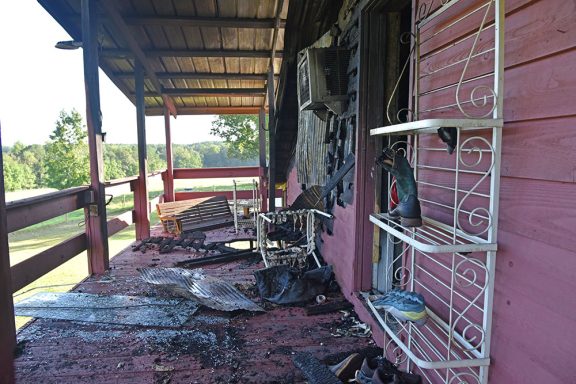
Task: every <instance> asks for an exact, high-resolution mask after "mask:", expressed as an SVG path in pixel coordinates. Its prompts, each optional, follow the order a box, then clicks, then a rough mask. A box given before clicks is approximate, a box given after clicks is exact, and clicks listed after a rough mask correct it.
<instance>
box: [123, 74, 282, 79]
mask: <svg viewBox="0 0 576 384" xmlns="http://www.w3.org/2000/svg"><path fill="white" fill-rule="evenodd" d="M113 76H114V77H116V78H118V79H133V78H134V73H133V72H114V73H113ZM274 76H275V77H276V78H278V77H279V75H274ZM156 77H158V78H159V79H161V80H172V79H183V80H266V79H267V78H268V73H203V72H157V73H156Z"/></svg>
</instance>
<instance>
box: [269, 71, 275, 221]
mask: <svg viewBox="0 0 576 384" xmlns="http://www.w3.org/2000/svg"><path fill="white" fill-rule="evenodd" d="M273 70H274V67H273V66H270V70H269V71H268V147H269V163H268V191H269V195H268V201H269V203H268V209H269V211H270V212H274V211H275V210H276V201H275V198H276V174H275V173H276V154H275V153H276V108H275V103H276V101H275V100H274V73H273Z"/></svg>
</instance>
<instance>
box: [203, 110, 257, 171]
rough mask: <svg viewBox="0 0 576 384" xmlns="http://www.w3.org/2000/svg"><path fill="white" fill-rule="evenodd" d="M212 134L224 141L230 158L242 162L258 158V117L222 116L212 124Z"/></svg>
mask: <svg viewBox="0 0 576 384" xmlns="http://www.w3.org/2000/svg"><path fill="white" fill-rule="evenodd" d="M210 133H211V134H212V135H215V136H219V137H221V138H223V139H224V142H225V143H226V147H227V149H228V156H229V157H234V158H237V159H241V160H248V159H257V158H258V153H259V145H258V117H257V116H256V115H220V116H218V118H217V119H216V120H214V121H213V122H212V129H211V130H210Z"/></svg>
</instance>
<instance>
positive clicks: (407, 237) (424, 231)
mask: <svg viewBox="0 0 576 384" xmlns="http://www.w3.org/2000/svg"><path fill="white" fill-rule="evenodd" d="M370 221H371V222H372V223H374V224H376V225H377V226H378V227H380V228H382V229H383V230H385V231H386V232H388V233H390V234H391V235H392V236H394V237H396V238H398V239H400V240H402V241H403V242H405V243H407V244H408V245H410V246H412V247H414V248H415V249H417V250H418V251H422V252H428V253H453V252H460V253H467V252H485V251H496V249H497V244H495V243H490V242H488V241H486V240H484V239H482V238H480V237H476V236H471V235H469V234H467V233H465V232H464V231H461V230H459V229H454V228H453V227H451V226H448V225H446V224H444V223H441V222H439V221H436V220H433V219H431V218H427V217H423V218H422V221H423V225H422V226H421V227H417V228H405V227H402V226H401V225H400V224H399V223H398V222H397V221H395V220H392V219H390V218H389V217H388V216H387V215H386V214H385V213H374V214H372V215H370Z"/></svg>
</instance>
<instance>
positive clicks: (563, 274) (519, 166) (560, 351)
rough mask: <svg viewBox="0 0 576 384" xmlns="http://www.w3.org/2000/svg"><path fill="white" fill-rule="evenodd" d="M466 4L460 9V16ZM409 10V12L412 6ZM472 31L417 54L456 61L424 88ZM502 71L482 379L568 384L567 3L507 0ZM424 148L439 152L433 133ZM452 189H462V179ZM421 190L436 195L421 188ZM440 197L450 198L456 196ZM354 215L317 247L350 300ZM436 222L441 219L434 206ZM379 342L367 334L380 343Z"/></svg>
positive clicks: (572, 56) (572, 196)
mask: <svg viewBox="0 0 576 384" xmlns="http://www.w3.org/2000/svg"><path fill="white" fill-rule="evenodd" d="M462 1H464V2H466V0H462ZM438 3H439V2H438ZM475 3H476V1H474V0H472V1H469V2H468V4H465V7H464V8H467V9H469V7H468V5H470V6H471V7H472V6H473V5H474V4H475ZM413 6H418V4H417V2H416V1H414V2H413ZM464 11H465V10H464V9H463V8H460V9H459V8H458V7H453V8H452V9H451V10H449V11H448V13H447V15H448V16H450V17H449V18H448V21H446V22H445V23H444V24H442V25H434V24H431V25H430V26H429V27H427V28H428V32H427V33H435V32H437V31H439V30H440V29H441V28H442V27H445V26H447V25H449V24H450V22H451V21H452V20H455V19H457V18H458V17H459V16H460V15H461V14H462V12H464ZM490 23H492V21H491V20H489V25H490ZM472 24H473V23H470V24H469V25H467V24H466V23H463V24H462V23H461V24H459V26H458V28H448V29H447V30H446V31H445V32H443V33H442V34H441V35H440V38H441V39H440V41H439V42H438V40H436V41H437V43H435V45H432V42H431V43H430V44H428V45H426V46H425V47H424V50H425V51H424V52H425V53H429V55H428V56H426V58H425V60H424V61H423V63H422V70H423V71H424V73H429V74H432V73H433V72H434V71H436V70H437V69H438V68H440V67H443V66H445V65H446V64H448V63H452V64H454V65H453V66H452V67H450V68H449V69H447V70H444V71H440V72H438V73H434V74H433V75H430V76H428V77H427V78H426V79H425V83H424V86H425V87H426V88H424V90H427V91H432V90H435V89H438V88H441V87H442V86H443V85H451V84H455V83H457V81H458V79H459V74H460V73H461V70H462V68H463V63H457V62H458V61H461V60H462V59H464V58H465V57H466V52H465V51H461V52H459V51H457V50H454V49H452V50H450V55H445V54H444V55H443V53H442V48H443V47H446V46H447V45H449V44H451V42H453V41H456V40H458V39H460V38H462V37H466V36H470V34H471V33H472V32H473V28H472ZM361 44H362V42H361ZM491 44H493V35H492V34H491V33H486V32H484V33H482V34H481V39H480V41H479V48H478V49H477V51H476V52H479V53H480V52H483V50H485V49H486V47H489V46H490V45H491ZM493 57H494V53H493V52H485V53H482V55H480V56H479V57H478V61H476V62H474V63H473V64H471V65H470V67H469V69H468V70H469V72H468V74H467V77H466V78H470V77H473V76H478V75H482V74H484V73H487V68H488V67H487V66H488V65H490V63H491V62H492V60H493ZM504 63H505V79H504V119H505V126H504V128H503V140H502V162H501V174H502V177H501V188H500V215H499V233H498V243H499V247H498V249H499V251H498V255H497V265H496V278H495V282H496V286H495V295H494V311H493V331H492V353H491V358H492V365H491V367H490V377H489V382H490V383H495V384H499V383H507V384H516V383H518V384H519V383H536V382H538V383H552V384H555V383H558V384H560V383H573V382H576V370H575V369H574V367H573V356H574V354H573V352H572V343H573V341H574V338H573V337H571V335H573V334H576V316H575V315H574V313H575V312H574V308H576V298H575V296H574V295H572V294H570V293H571V292H574V291H575V290H576V272H574V271H576V257H575V255H576V246H575V245H574V244H575V243H574V238H575V237H576V232H575V229H574V228H575V225H574V224H575V223H576V204H575V203H574V202H575V201H576V151H574V148H575V147H576V112H575V109H574V103H573V99H574V95H576V71H575V69H576V67H575V64H574V63H576V2H574V1H564V0H547V1H546V0H507V1H506V20H505V52H504ZM443 92H444V95H443ZM452 92H453V91H452ZM447 93H448V91H445V90H440V91H438V92H435V93H433V94H431V95H430V97H429V98H428V99H426V98H424V100H423V102H424V105H426V103H429V104H428V105H429V106H434V105H436V106H437V105H439V103H442V102H444V101H446V100H447V99H448V97H453V95H450V96H446V94H447ZM443 97H444V100H443V99H442V98H443ZM361 129H362V125H360V126H359V130H361ZM424 143H427V144H432V145H433V146H436V147H441V146H442V143H441V142H440V141H439V140H438V139H437V138H433V137H430V138H429V139H428V142H425V141H424ZM438 154H439V153H438ZM438 154H436V155H430V158H429V160H431V161H433V162H435V164H436V165H442V163H443V162H445V161H453V156H452V157H449V156H446V155H445V154H443V155H442V156H437V155H438ZM360 172H365V173H366V172H369V170H368V169H362V170H361V171H360ZM289 175H290V176H289V179H288V194H289V198H293V197H291V196H296V195H297V192H299V185H298V184H297V183H296V182H295V177H294V176H295V172H292V173H290V174H289ZM420 176H421V177H422V178H423V179H424V180H426V179H428V180H430V181H434V182H435V183H438V184H443V183H450V176H449V175H447V174H443V173H442V172H428V171H421V173H420ZM460 182H461V183H463V185H464V186H466V185H467V183H468V181H467V178H466V177H463V178H461V180H460ZM488 191H489V190H488V185H487V184H485V185H482V186H481V188H480V192H482V193H488ZM422 193H423V195H425V194H429V193H436V194H437V193H438V191H433V190H431V189H428V190H426V189H424V190H423V191H422ZM449 195H451V196H447V197H446V198H447V199H451V198H453V194H452V193H451V194H449ZM356 209H357V208H356V205H355V204H352V205H350V206H348V207H347V208H346V209H342V208H341V207H336V209H335V212H334V214H335V216H336V219H335V221H334V237H329V236H324V237H323V244H322V253H323V256H324V257H325V259H326V260H327V261H328V262H329V263H332V264H334V266H335V272H336V275H337V279H338V281H339V283H340V284H341V286H342V287H343V291H344V293H345V294H346V295H348V297H351V298H353V286H354V279H355V274H356V273H357V272H358V269H359V268H360V265H359V264H358V262H356V261H354V256H352V255H356V257H357V255H358V254H359V250H358V249H357V248H355V247H353V246H351V244H352V243H351V242H352V241H354V239H355V238H356V237H358V236H360V235H361V232H360V231H359V229H358V228H357V227H356V223H355V221H354V211H355V210H356ZM438 212H439V213H438ZM436 214H437V215H439V217H440V218H446V217H448V216H447V215H448V212H444V213H443V212H442V210H436ZM363 279H366V277H363ZM368 317H369V315H367V316H365V317H364V320H368ZM381 340H382V338H380V339H379V338H378V336H376V341H377V342H379V343H380V342H381Z"/></svg>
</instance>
